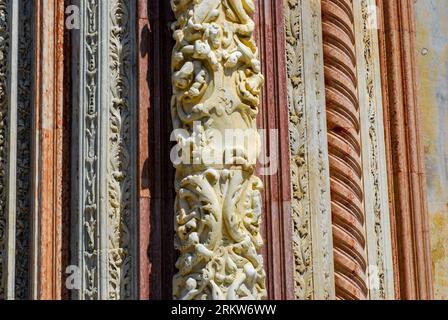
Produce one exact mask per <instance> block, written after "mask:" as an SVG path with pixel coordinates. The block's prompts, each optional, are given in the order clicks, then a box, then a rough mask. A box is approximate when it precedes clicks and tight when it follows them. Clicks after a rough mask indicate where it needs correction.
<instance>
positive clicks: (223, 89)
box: [171, 0, 266, 300]
mask: <svg viewBox="0 0 448 320" xmlns="http://www.w3.org/2000/svg"><path fill="white" fill-rule="evenodd" d="M171 5H172V9H173V11H174V13H175V16H176V22H175V23H174V24H173V26H172V28H173V33H174V39H175V41H176V44H175V48H174V51H173V56H172V76H173V79H172V80H173V90H174V95H173V98H172V105H171V110H172V117H173V124H174V128H175V129H177V130H176V131H175V134H174V136H175V138H176V141H177V142H178V143H179V146H181V150H180V155H181V158H182V161H180V162H179V163H178V164H176V169H177V171H176V181H175V188H176V192H177V197H176V204H175V231H176V247H177V249H178V250H179V251H180V257H179V259H178V261H177V263H176V267H177V268H178V270H179V272H178V274H177V275H176V276H175V277H174V280H173V286H174V288H173V295H174V298H175V299H185V300H193V299H215V300H218V299H261V298H264V297H265V296H266V288H265V271H264V269H263V259H262V257H261V255H260V254H259V250H260V248H261V246H262V238H261V235H260V223H261V215H262V210H261V194H260V190H261V188H262V183H261V180H260V179H259V178H257V177H256V176H255V175H254V171H255V166H256V158H257V155H258V152H259V150H260V145H259V144H260V142H259V141H260V139H259V136H258V133H257V131H256V117H257V114H258V112H259V109H258V105H259V101H260V91H261V87H262V85H263V82H264V78H263V76H262V75H261V70H260V61H259V59H258V50H257V47H256V44H255V41H254V37H253V32H254V22H253V20H252V18H251V16H252V15H253V13H254V10H255V7H254V3H253V1H252V0H202V1H194V0H172V1H171ZM235 129H237V130H239V131H238V133H237V132H236V131H231V132H232V133H234V134H236V136H237V138H236V140H238V141H237V142H236V143H229V141H228V140H225V141H224V143H222V142H223V141H222V139H221V138H222V137H224V136H225V133H226V131H227V132H228V130H235ZM239 134H240V135H241V134H242V135H245V136H244V138H243V139H241V136H238V135H239ZM232 140H233V139H232ZM210 156H213V158H214V160H215V161H210V159H207V158H210Z"/></svg>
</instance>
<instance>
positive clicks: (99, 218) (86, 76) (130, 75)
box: [75, 0, 137, 300]
mask: <svg viewBox="0 0 448 320" xmlns="http://www.w3.org/2000/svg"><path fill="white" fill-rule="evenodd" d="M134 4H135V2H134V1H120V0H114V1H112V0H111V1H99V0H83V1H82V2H81V5H82V8H83V11H82V15H83V16H82V19H81V21H82V23H83V27H82V32H81V37H80V41H81V44H80V50H81V53H82V54H81V55H80V63H79V64H80V74H79V79H78V81H79V90H80V96H79V97H80V101H79V103H80V105H81V108H79V107H78V106H76V105H75V111H76V110H78V109H77V108H79V110H82V111H80V113H79V114H78V117H79V119H80V126H79V128H80V130H81V134H80V139H81V141H80V142H79V155H76V154H75V156H76V157H79V161H77V162H79V163H80V165H79V166H80V168H78V170H79V172H80V174H79V176H80V178H79V179H80V181H79V184H78V186H79V191H78V192H79V199H78V201H79V202H80V203H79V204H77V205H78V206H79V212H80V216H79V217H78V218H77V223H79V226H78V228H79V233H78V234H77V235H76V236H75V237H81V239H79V242H78V241H76V243H77V245H79V246H80V248H76V249H77V252H78V253H79V254H80V256H79V255H78V256H77V259H78V261H77V263H78V264H79V265H80V266H81V269H82V288H81V290H80V292H79V293H78V294H76V297H77V298H80V299H86V300H95V299H111V300H125V299H135V298H136V297H137V296H136V281H137V278H136V268H137V262H136V261H137V260H136V259H137V256H136V254H135V252H136V250H137V247H136V245H137V244H136V242H135V239H136V237H137V224H136V221H135V219H136V217H135V215H136V197H135V191H134V189H135V187H134V185H135V181H136V177H135V169H134V166H133V164H134V163H136V149H135V147H134V144H135V141H136V134H135V132H136V130H135V126H136V123H137V118H136V111H135V108H136V105H135V102H134V101H135V98H134V96H135V93H134V88H135V86H136V83H135V81H136V72H135V71H134V67H135V63H134V56H135V55H136V48H135V47H134V46H135V43H134V41H133V39H134V38H133V37H134V36H133V32H134V29H133V27H134V22H135V17H134V16H133V15H134V14H135V11H134V9H132V8H133V6H134ZM75 39H76V38H75ZM76 102H77V101H75V103H76Z"/></svg>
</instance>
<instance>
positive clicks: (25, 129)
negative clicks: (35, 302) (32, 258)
mask: <svg viewBox="0 0 448 320" xmlns="http://www.w3.org/2000/svg"><path fill="white" fill-rule="evenodd" d="M33 7H34V5H33V1H31V0H26V1H20V7H19V19H20V21H19V51H18V64H19V65H18V97H17V101H18V104H17V108H18V110H17V113H18V117H17V118H18V122H17V182H16V183H17V216H16V219H17V221H16V261H15V263H16V274H15V276H16V279H15V282H16V285H15V295H16V298H17V299H28V298H29V294H28V292H29V276H30V274H29V272H30V270H29V255H30V253H29V249H30V221H31V211H30V210H31V199H30V192H31V190H30V189H31V127H32V125H31V115H32V104H31V102H32V99H33V84H32V81H33V62H32V59H33V45H34V41H33V36H32V35H33Z"/></svg>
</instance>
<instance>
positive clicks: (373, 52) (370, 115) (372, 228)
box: [355, 0, 393, 299]
mask: <svg viewBox="0 0 448 320" xmlns="http://www.w3.org/2000/svg"><path fill="white" fill-rule="evenodd" d="M374 8H376V6H375V2H374V1H370V0H362V1H360V2H359V3H356V4H355V14H356V15H357V16H359V17H358V19H359V20H358V23H357V27H358V30H359V31H358V32H357V51H358V56H357V58H358V63H359V70H358V74H359V83H360V99H361V101H362V105H363V106H365V107H364V108H363V109H362V110H361V111H362V112H361V119H362V125H363V126H364V128H363V131H362V144H363V146H364V150H363V158H364V161H363V162H364V185H365V192H366V195H365V197H366V199H365V206H366V217H367V220H366V233H367V248H368V250H367V251H368V253H369V255H368V259H369V265H370V268H369V284H370V286H369V290H370V297H371V299H391V298H393V283H392V281H393V280H392V277H391V276H390V272H392V269H393V266H392V261H391V256H390V251H391V240H390V235H389V233H390V230H389V221H388V219H389V216H388V215H389V206H388V191H387V181H386V179H387V176H386V160H385V150H384V142H382V141H384V136H383V133H382V131H383V125H382V121H383V115H382V110H381V108H382V100H381V88H380V86H381V84H380V79H379V74H378V70H379V69H380V66H379V58H378V54H379V53H378V40H377V38H376V35H375V33H376V28H375V27H376V26H375V25H374V23H375V19H376V16H375V15H376V11H375V10H374ZM361 90H362V91H361ZM388 274H389V275H388Z"/></svg>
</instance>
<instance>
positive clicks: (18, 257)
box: [0, 1, 33, 299]
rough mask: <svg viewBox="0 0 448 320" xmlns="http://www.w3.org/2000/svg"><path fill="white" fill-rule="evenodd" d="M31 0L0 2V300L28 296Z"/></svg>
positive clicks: (31, 84) (31, 70) (31, 85)
mask: <svg viewBox="0 0 448 320" xmlns="http://www.w3.org/2000/svg"><path fill="white" fill-rule="evenodd" d="M32 9H33V2H32V1H20V2H18V1H0V42H1V43H0V124H1V125H0V185H1V188H0V299H28V298H30V292H29V291H30V287H29V285H30V283H29V276H30V269H29V261H30V260H29V257H30V254H29V248H30V220H31V215H30V212H31V211H30V200H31V199H30V196H29V195H30V186H31V172H30V165H31V117H32V106H31V100H32V96H31V95H32V88H33V81H32V77H33V68H32V58H31V57H32V54H31V52H32V50H33V33H32V31H33V18H32Z"/></svg>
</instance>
